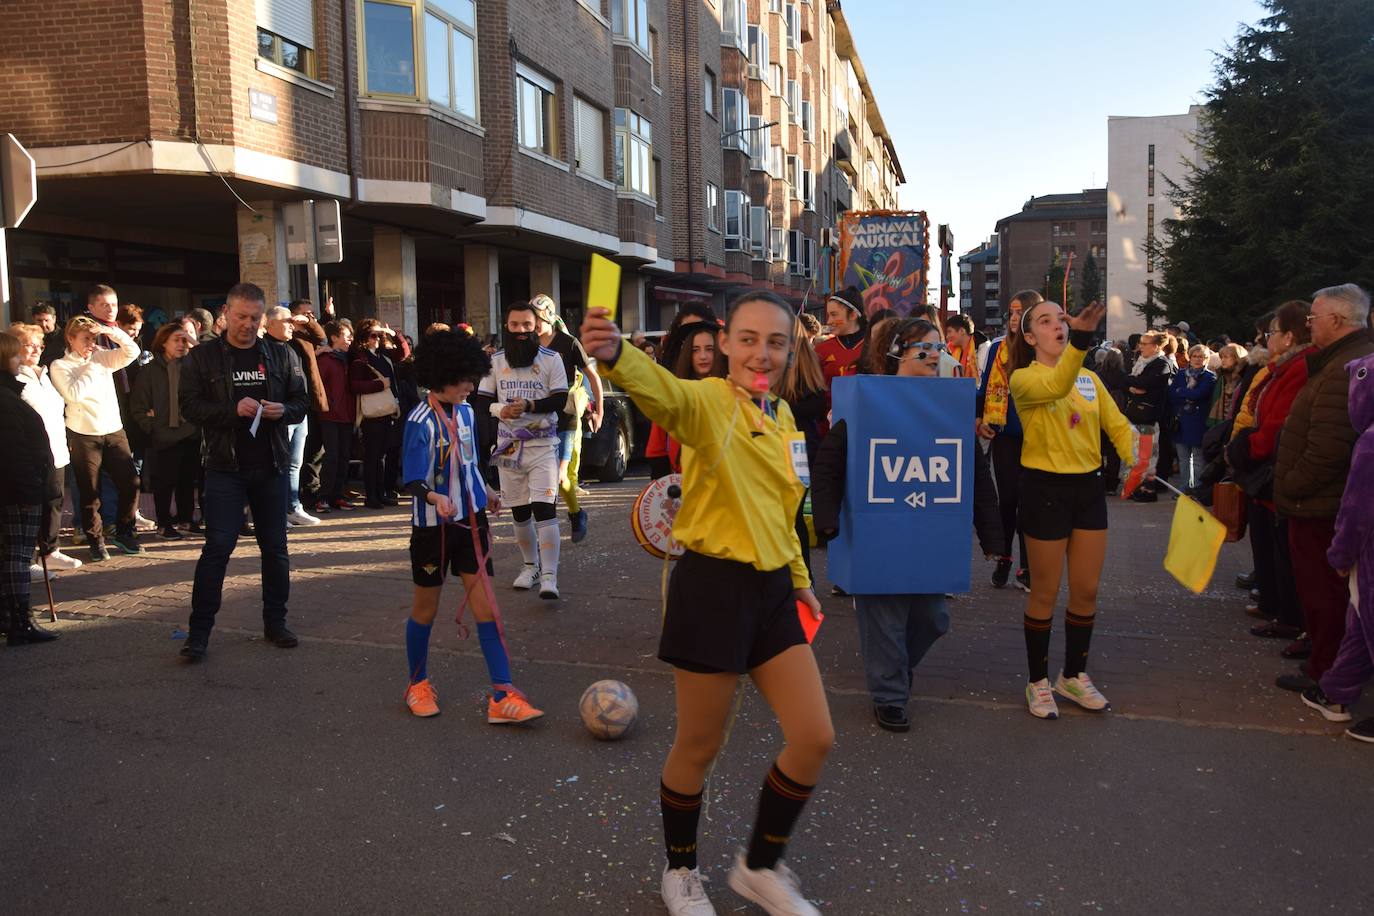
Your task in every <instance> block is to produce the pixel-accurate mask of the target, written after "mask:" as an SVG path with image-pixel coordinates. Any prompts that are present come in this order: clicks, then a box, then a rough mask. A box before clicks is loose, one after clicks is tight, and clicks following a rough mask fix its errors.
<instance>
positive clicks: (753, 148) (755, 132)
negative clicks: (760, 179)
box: [747, 115, 768, 172]
mask: <svg viewBox="0 0 1374 916" xmlns="http://www.w3.org/2000/svg"><path fill="white" fill-rule="evenodd" d="M747 136H748V137H749V168H751V169H753V170H754V171H756V172H762V171H763V170H764V169H766V168H767V167H768V131H767V130H766V129H765V128H764V126H763V117H762V116H760V115H750V116H749V130H748V132H747Z"/></svg>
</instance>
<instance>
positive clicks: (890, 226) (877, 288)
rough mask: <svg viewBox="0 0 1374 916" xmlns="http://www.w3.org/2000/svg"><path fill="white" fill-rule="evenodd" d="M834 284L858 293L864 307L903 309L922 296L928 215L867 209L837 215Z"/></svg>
mask: <svg viewBox="0 0 1374 916" xmlns="http://www.w3.org/2000/svg"><path fill="white" fill-rule="evenodd" d="M839 247H840V251H839V255H840V264H839V275H840V283H839V287H838V288H840V289H843V288H845V287H847V286H853V287H856V288H858V289H859V290H860V292H862V293H863V301H864V311H865V312H866V313H867V314H868V315H869V316H872V315H873V314H874V313H875V312H879V311H882V310H883V309H891V310H892V311H894V312H896V313H897V314H898V315H902V316H905V315H909V314H910V313H911V310H912V308H913V307H914V306H917V305H920V304H922V303H924V302H925V301H926V282H927V275H928V274H929V272H930V221H929V220H928V219H927V218H926V214H925V212H924V211H911V210H868V211H855V212H850V213H846V214H845V215H844V216H843V217H841V219H840V246H839Z"/></svg>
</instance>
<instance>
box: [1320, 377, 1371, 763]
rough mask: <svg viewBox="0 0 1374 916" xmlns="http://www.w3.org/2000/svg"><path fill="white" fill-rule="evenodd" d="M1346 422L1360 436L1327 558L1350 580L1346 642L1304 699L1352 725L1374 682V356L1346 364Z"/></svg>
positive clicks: (1364, 730)
mask: <svg viewBox="0 0 1374 916" xmlns="http://www.w3.org/2000/svg"><path fill="white" fill-rule="evenodd" d="M1346 369H1347V370H1348V371H1349V372H1350V423H1351V425H1352V426H1354V427H1355V430H1356V431H1357V432H1358V433H1359V434H1360V437H1359V438H1358V439H1356V440H1355V450H1354V453H1353V454H1352V456H1351V460H1350V475H1349V477H1347V478H1346V484H1345V493H1344V494H1342V496H1341V508H1340V512H1339V513H1338V514H1337V516H1336V535H1335V537H1333V538H1332V539H1331V547H1330V549H1329V550H1327V552H1326V559H1327V561H1328V562H1329V563H1330V564H1331V566H1332V568H1334V569H1335V570H1336V571H1337V572H1338V573H1340V574H1341V575H1343V576H1344V575H1349V576H1350V605H1349V607H1347V608H1346V612H1345V637H1344V638H1343V639H1342V640H1341V648H1340V651H1339V652H1338V653H1337V655H1336V661H1335V662H1334V663H1333V664H1332V665H1331V667H1330V668H1329V669H1327V672H1326V673H1325V674H1323V675H1322V678H1321V682H1320V684H1319V685H1318V686H1316V687H1310V688H1308V689H1307V691H1306V692H1305V693H1303V695H1302V700H1303V702H1304V703H1305V704H1307V705H1308V706H1311V707H1312V708H1314V709H1317V710H1318V711H1319V712H1321V713H1322V715H1324V716H1326V717H1327V718H1328V719H1331V720H1332V721H1336V722H1348V721H1350V704H1351V703H1354V702H1355V701H1356V700H1358V699H1359V698H1360V691H1361V690H1362V689H1363V688H1364V686H1365V685H1366V684H1368V683H1369V680H1370V678H1372V677H1374V516H1371V514H1370V508H1369V507H1370V506H1371V505H1374V378H1370V375H1371V374H1372V373H1374V356H1364V357H1361V358H1360V359H1357V360H1354V361H1352V362H1350V363H1349V364H1348V365H1347V366H1346ZM1345 733H1346V734H1347V735H1349V736H1350V737H1352V738H1354V739H1355V740H1356V741H1365V742H1368V743H1371V744H1374V718H1369V719H1363V720H1361V721H1360V722H1357V723H1355V724H1354V725H1352V726H1350V727H1349V728H1347V729H1346V730H1345Z"/></svg>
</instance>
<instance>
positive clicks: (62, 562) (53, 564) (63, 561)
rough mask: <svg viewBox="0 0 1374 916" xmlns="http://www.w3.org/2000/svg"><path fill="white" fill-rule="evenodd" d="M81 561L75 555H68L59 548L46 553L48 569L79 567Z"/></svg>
mask: <svg viewBox="0 0 1374 916" xmlns="http://www.w3.org/2000/svg"><path fill="white" fill-rule="evenodd" d="M80 568H81V561H80V560H78V559H77V558H76V557H69V556H67V555H66V554H65V553H63V552H62V551H60V550H54V551H53V552H52V553H50V554H48V569H80Z"/></svg>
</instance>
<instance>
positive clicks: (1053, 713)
mask: <svg viewBox="0 0 1374 916" xmlns="http://www.w3.org/2000/svg"><path fill="white" fill-rule="evenodd" d="M1061 677H1062V675H1061ZM1026 705H1027V706H1029V707H1030V712H1031V715H1033V716H1035V717H1036V718H1037V719H1058V718H1059V707H1058V706H1056V705H1055V704H1054V694H1053V693H1051V692H1050V679H1049V678H1047V677H1042V678H1041V679H1040V680H1038V681H1031V682H1030V683H1029V684H1027V685H1026Z"/></svg>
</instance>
